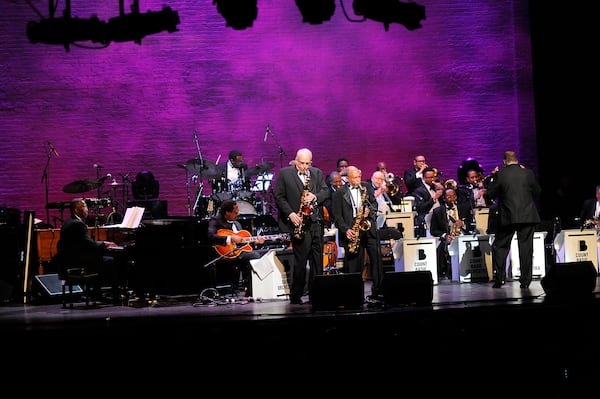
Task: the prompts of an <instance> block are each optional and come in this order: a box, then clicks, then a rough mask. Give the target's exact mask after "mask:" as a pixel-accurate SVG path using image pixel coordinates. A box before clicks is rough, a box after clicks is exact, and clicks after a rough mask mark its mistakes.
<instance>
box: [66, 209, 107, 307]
mask: <svg viewBox="0 0 600 399" xmlns="http://www.w3.org/2000/svg"><path fill="white" fill-rule="evenodd" d="M70 210H71V215H70V217H69V218H67V219H66V220H65V221H64V223H63V225H62V227H61V229H60V240H59V241H58V243H57V254H58V255H57V256H58V259H59V260H58V262H57V263H58V270H57V272H58V275H59V277H61V278H63V279H64V278H65V276H66V273H67V269H71V268H81V269H83V273H84V274H91V273H98V275H99V277H100V278H99V281H98V284H99V285H98V286H97V287H94V288H95V289H96V290H97V289H98V288H99V287H100V286H101V285H103V284H109V285H110V286H111V287H112V288H113V296H114V297H113V300H115V301H116V300H117V299H118V298H117V288H118V286H117V283H118V278H119V271H118V270H117V269H116V266H115V261H114V257H112V256H110V255H109V254H108V252H107V248H111V247H115V246H117V244H116V243H114V242H112V241H102V240H94V239H93V238H92V237H91V236H90V234H89V230H88V225H87V224H86V223H85V221H86V219H87V217H88V213H89V211H88V207H87V203H86V202H85V200H84V199H83V198H77V199H74V200H72V201H71V204H70ZM96 294H98V293H96Z"/></svg>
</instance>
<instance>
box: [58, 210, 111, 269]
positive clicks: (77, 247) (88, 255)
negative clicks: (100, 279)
mask: <svg viewBox="0 0 600 399" xmlns="http://www.w3.org/2000/svg"><path fill="white" fill-rule="evenodd" d="M105 248H106V247H105V245H104V242H103V241H96V240H94V239H93V238H92V237H91V236H90V234H89V231H88V226H87V224H85V222H83V221H82V220H80V219H79V218H77V217H76V216H75V215H71V216H70V217H69V218H68V219H66V220H65V221H64V223H63V225H62V227H61V229H60V240H59V242H58V244H57V249H58V253H59V254H60V262H59V263H60V264H59V266H60V267H65V268H71V267H84V268H88V269H89V271H97V270H98V268H99V267H100V264H101V262H102V255H103V251H104V250H105ZM63 271H64V270H59V273H62V272H63Z"/></svg>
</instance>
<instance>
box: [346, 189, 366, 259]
mask: <svg viewBox="0 0 600 399" xmlns="http://www.w3.org/2000/svg"><path fill="white" fill-rule="evenodd" d="M360 190H361V196H360V207H359V209H358V210H357V211H356V216H355V217H354V223H353V224H352V231H354V238H353V239H351V240H350V243H349V244H348V251H349V252H350V253H351V254H354V253H356V251H358V243H359V242H360V232H361V231H367V230H369V229H370V228H371V221H370V220H367V219H365V217H364V215H365V208H366V206H367V189H366V188H364V187H362V186H361V188H360Z"/></svg>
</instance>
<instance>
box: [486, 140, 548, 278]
mask: <svg viewBox="0 0 600 399" xmlns="http://www.w3.org/2000/svg"><path fill="white" fill-rule="evenodd" d="M502 162H503V166H504V168H503V169H502V170H498V168H496V169H495V170H494V173H493V177H492V178H491V180H490V184H489V186H488V189H487V193H488V195H489V196H491V197H492V198H497V204H498V216H497V223H498V226H497V230H496V233H495V238H494V243H493V244H492V264H493V267H494V274H495V276H494V285H493V287H494V288H500V287H502V285H503V284H504V282H505V279H506V258H507V256H508V253H509V251H510V243H511V241H512V238H513V236H514V234H515V233H516V234H517V242H518V245H519V265H520V268H521V277H520V282H521V288H524V289H527V288H529V284H531V279H532V267H533V236H534V233H535V226H536V225H537V224H538V223H540V216H539V214H538V211H537V208H536V204H535V201H534V197H535V196H537V195H539V194H540V193H541V190H542V189H541V187H540V185H539V184H538V183H537V181H536V180H535V176H534V174H533V171H532V170H531V169H527V168H525V167H523V166H522V165H519V161H518V159H517V155H516V153H515V152H514V151H505V152H504V159H503V161H502Z"/></svg>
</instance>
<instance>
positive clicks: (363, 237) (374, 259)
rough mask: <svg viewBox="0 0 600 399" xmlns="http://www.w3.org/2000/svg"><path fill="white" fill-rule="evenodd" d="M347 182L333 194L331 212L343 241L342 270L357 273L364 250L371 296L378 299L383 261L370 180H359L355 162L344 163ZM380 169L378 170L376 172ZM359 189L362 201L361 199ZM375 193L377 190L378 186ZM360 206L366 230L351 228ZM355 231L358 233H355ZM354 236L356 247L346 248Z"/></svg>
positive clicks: (363, 262)
mask: <svg viewBox="0 0 600 399" xmlns="http://www.w3.org/2000/svg"><path fill="white" fill-rule="evenodd" d="M347 171H348V184H346V185H345V186H343V187H341V188H340V189H339V190H338V191H336V192H335V193H334V195H333V213H334V214H335V215H336V216H335V217H336V226H337V228H338V229H339V230H338V233H339V239H340V244H341V245H343V247H344V249H345V252H344V270H345V271H346V272H347V273H361V272H362V270H363V267H364V265H365V251H366V253H367V255H368V256H369V264H370V267H371V279H372V285H371V298H372V299H381V295H382V287H381V285H382V282H383V263H382V262H381V244H380V240H379V232H378V229H377V221H376V219H377V210H378V206H377V200H376V199H375V195H374V190H373V188H372V187H371V188H369V186H370V184H371V183H367V182H362V181H361V177H362V173H361V170H360V169H358V168H357V167H356V166H349V167H348V170H347ZM376 173H381V172H376ZM363 190H364V193H365V203H363V202H362V197H363ZM378 190H379V191H378V193H379V192H381V190H380V189H378ZM361 210H363V219H364V220H366V221H368V222H369V223H370V227H369V228H368V229H367V230H366V231H362V230H361V229H358V231H355V230H354V229H353V227H354V224H355V221H356V220H357V219H356V218H357V213H359V212H360V211H361ZM357 234H358V237H357ZM354 240H357V243H358V244H357V246H356V250H355V251H354V252H351V251H350V244H351V242H352V241H354Z"/></svg>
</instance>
